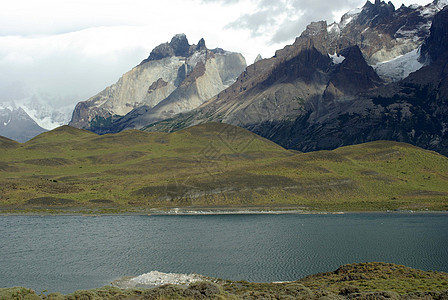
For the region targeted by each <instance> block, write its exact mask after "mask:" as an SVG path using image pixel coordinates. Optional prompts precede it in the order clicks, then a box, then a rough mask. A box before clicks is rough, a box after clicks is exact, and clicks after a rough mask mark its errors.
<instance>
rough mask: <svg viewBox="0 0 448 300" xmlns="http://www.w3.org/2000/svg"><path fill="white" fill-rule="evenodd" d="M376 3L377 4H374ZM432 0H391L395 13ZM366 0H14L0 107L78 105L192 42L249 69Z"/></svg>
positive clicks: (0, 48)
mask: <svg viewBox="0 0 448 300" xmlns="http://www.w3.org/2000/svg"><path fill="white" fill-rule="evenodd" d="M372 1H373V0H372ZM429 2H430V1H429V0H410V1H407V0H400V1H396V0H394V1H392V3H393V4H394V5H395V7H396V8H398V7H399V6H400V5H401V4H402V3H404V4H405V5H410V4H414V3H416V4H421V5H425V4H427V3H429ZM364 4H365V0H333V1H328V0H275V1H273V0H190V1H185V0H163V1H154V0H126V1H124V0H62V1H61V0H14V1H4V3H2V9H1V10H0V104H1V103H5V102H8V101H9V102H11V101H12V102H14V101H19V100H20V99H24V98H26V97H29V96H30V95H32V94H36V93H37V94H39V95H40V96H39V97H40V98H41V99H44V101H47V102H48V103H51V104H52V105H53V106H54V107H58V106H63V105H71V106H73V107H74V105H75V104H76V103H77V102H79V101H84V100H86V99H87V98H89V97H90V96H93V95H95V94H96V93H98V92H100V91H101V90H103V89H104V88H105V87H107V86H109V85H111V84H113V83H114V82H116V81H117V80H118V79H119V77H120V76H121V75H122V74H124V73H125V72H127V71H129V70H130V69H131V68H132V67H134V66H136V65H137V64H139V63H140V62H141V61H142V60H143V59H145V58H146V57H148V55H149V53H150V52H151V50H152V49H153V48H154V47H155V46H157V45H159V44H161V43H164V42H167V41H170V40H171V38H172V36H174V35H175V34H177V33H185V34H186V35H187V38H188V40H189V42H190V44H196V43H197V42H198V41H199V40H200V39H201V38H204V39H205V42H206V45H207V47H208V48H210V49H211V48H215V47H220V48H223V49H226V50H229V51H235V52H240V53H242V54H243V55H244V57H245V58H246V61H247V63H248V65H249V64H251V63H252V62H253V60H254V59H255V57H256V56H257V54H261V55H262V57H264V58H267V57H271V56H273V55H274V52H275V50H277V49H280V48H283V47H284V46H285V45H287V44H291V43H292V42H293V41H294V39H295V37H297V36H299V35H300V33H301V32H302V31H303V30H304V29H305V27H306V25H307V24H309V23H310V22H311V21H319V20H326V21H327V22H328V23H331V22H333V21H339V20H340V17H341V16H342V14H343V13H345V12H347V11H349V10H351V9H354V8H357V7H362V6H363V5H364Z"/></svg>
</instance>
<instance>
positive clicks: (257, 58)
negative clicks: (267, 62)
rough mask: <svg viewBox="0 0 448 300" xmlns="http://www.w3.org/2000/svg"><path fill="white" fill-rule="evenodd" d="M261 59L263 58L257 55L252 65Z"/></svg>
mask: <svg viewBox="0 0 448 300" xmlns="http://www.w3.org/2000/svg"><path fill="white" fill-rule="evenodd" d="M262 59H263V57H262V56H261V54H258V55H257V57H255V60H254V63H256V62H258V61H260V60H262Z"/></svg>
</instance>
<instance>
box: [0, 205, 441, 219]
mask: <svg viewBox="0 0 448 300" xmlns="http://www.w3.org/2000/svg"><path fill="white" fill-rule="evenodd" d="M108 210H116V208H105V209H102V210H99V209H91V210H87V209H86V208H79V209H77V208H70V209H62V208H57V209H56V208H51V209H50V208H42V209H35V210H27V211H21V210H20V209H4V208H0V216H90V217H93V216H213V215H216V216H222V215H345V214H441V215H443V214H446V215H448V211H446V210H363V211H350V210H349V211H344V210H341V211H325V210H309V209H303V208H293V207H291V208H287V207H283V208H281V207H279V208H273V207H270V208H267V207H253V208H249V207H241V208H233V207H219V208H212V207H194V208H189V207H178V208H166V209H163V208H162V209H156V208H152V209H146V210H145V209H142V210H125V209H124V210H116V211H113V212H112V211H108Z"/></svg>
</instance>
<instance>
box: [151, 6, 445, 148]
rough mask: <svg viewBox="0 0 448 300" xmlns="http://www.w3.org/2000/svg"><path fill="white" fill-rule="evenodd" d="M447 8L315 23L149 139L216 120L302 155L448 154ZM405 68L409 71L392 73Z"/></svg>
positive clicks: (383, 10)
mask: <svg viewBox="0 0 448 300" xmlns="http://www.w3.org/2000/svg"><path fill="white" fill-rule="evenodd" d="M445 2H446V1H445ZM445 2H443V1H438V0H436V1H434V2H433V3H431V4H428V5H427V6H425V7H421V6H410V7H406V6H402V7H400V8H399V9H398V10H395V8H394V7H393V5H392V4H391V3H385V2H380V1H375V3H374V4H372V3H370V2H367V3H366V5H365V6H364V7H363V8H362V9H360V10H357V11H353V12H350V13H348V14H346V15H344V17H343V18H342V20H341V22H340V23H339V24H332V25H330V26H327V24H326V23H325V22H316V23H312V24H310V25H309V26H308V28H307V29H306V30H305V31H304V32H303V33H302V35H301V36H300V37H298V38H297V39H296V41H295V42H294V44H293V45H290V46H287V47H285V48H284V49H281V50H279V51H277V52H276V55H275V57H273V58H271V59H264V60H260V61H258V62H256V63H255V64H253V65H251V66H249V67H247V69H246V71H245V72H243V73H242V74H241V75H240V76H239V77H238V79H237V81H236V82H235V83H234V84H233V85H232V86H230V87H229V88H228V89H226V90H224V91H223V92H221V93H219V94H218V95H217V96H216V97H214V98H212V99H211V100H209V101H208V102H206V103H205V104H203V105H202V106H201V107H200V108H199V109H197V110H194V111H192V112H191V113H188V114H184V115H180V116H177V117H176V118H173V119H171V120H166V121H162V122H159V123H157V124H153V125H151V126H149V127H147V128H146V130H150V131H157V130H164V131H172V130H176V129H178V128H182V127H186V126H190V125H193V124H197V123H201V122H206V121H210V120H214V121H220V122H226V123H230V124H233V125H238V126H242V127H244V128H247V129H249V130H251V131H253V132H255V133H257V134H260V135H262V136H264V137H266V138H269V139H271V140H273V141H274V142H277V143H279V144H280V145H282V146H284V147H287V148H294V149H298V150H301V151H312V150H320V149H333V148H336V147H340V146H343V145H350V144H356V143H362V142H367V141H373V140H380V139H384V140H396V141H403V142H408V143H412V144H415V145H418V146H421V147H424V148H427V149H432V150H436V151H438V152H441V153H444V154H448V144H447V142H446V141H447V140H448V136H447V132H448V131H447V130H446V128H448V122H447V121H448V120H447V117H446V116H447V115H448V105H447V101H448V100H447V96H448V92H447V90H448V89H447V86H448V84H447V81H448V80H447V78H448V76H447V73H448V71H447V70H448V69H447V59H446V50H447V49H446V41H447V38H446V32H447V30H446V24H448V22H446V14H447V8H445V9H443V10H442V7H443V6H444V5H446V3H445ZM436 14H437V15H436ZM434 16H435V17H434ZM423 43H424V45H423V46H422V44H423ZM421 46H422V51H421V52H422V56H421V57H420V54H419V51H418V49H419V48H420V47H421ZM406 51H409V52H407V53H406ZM403 53H406V55H404V56H400V57H398V58H396V59H393V60H391V61H390V62H383V64H382V65H381V68H380V67H378V65H377V64H376V63H377V62H378V61H381V60H388V59H390V58H391V57H392V58H394V57H395V56H398V55H401V54H403ZM427 57H429V58H430V59H427ZM403 58H406V59H407V60H404V61H403ZM400 59H401V60H400ZM423 60H425V63H426V65H424V64H422V63H420V62H421V61H423ZM419 61H420V62H419ZM372 65H373V66H374V67H375V68H372ZM397 66H401V67H402V68H403V69H405V70H403V72H400V73H399V74H398V75H397V74H395V75H394V76H392V75H390V74H388V72H390V70H393V71H395V69H397V68H398V67H397ZM375 69H376V70H378V69H381V71H382V72H381V75H382V76H381V77H379V76H378V74H377V73H376V72H375ZM386 75H388V76H386Z"/></svg>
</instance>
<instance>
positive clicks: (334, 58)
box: [328, 53, 345, 65]
mask: <svg viewBox="0 0 448 300" xmlns="http://www.w3.org/2000/svg"><path fill="white" fill-rule="evenodd" d="M328 56H330V58H331V60H332V61H333V63H334V64H335V65H339V64H341V63H342V62H343V61H344V60H345V57H344V56H342V55H339V54H330V53H328Z"/></svg>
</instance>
